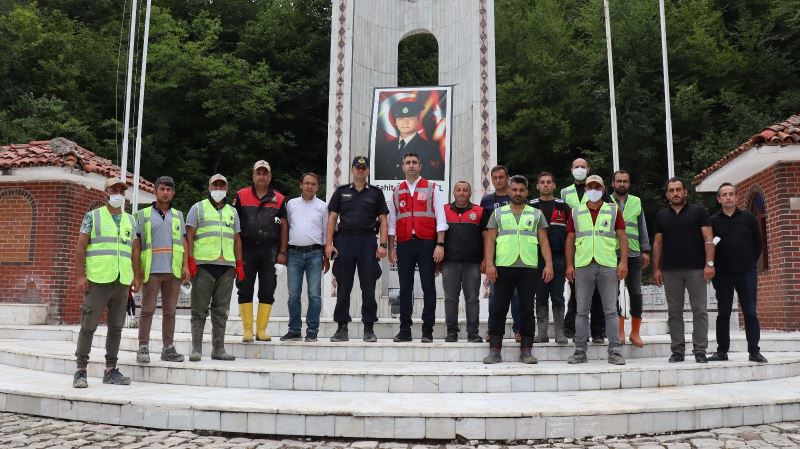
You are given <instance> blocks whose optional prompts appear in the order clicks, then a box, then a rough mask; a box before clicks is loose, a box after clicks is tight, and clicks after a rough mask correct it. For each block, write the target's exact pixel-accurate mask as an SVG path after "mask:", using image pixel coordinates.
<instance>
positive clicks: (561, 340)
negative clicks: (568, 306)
mask: <svg viewBox="0 0 800 449" xmlns="http://www.w3.org/2000/svg"><path fill="white" fill-rule="evenodd" d="M553 327H555V334H556V335H555V337H556V343H558V344H560V345H565V344H567V343H569V340H567V336H566V335H564V304H553Z"/></svg>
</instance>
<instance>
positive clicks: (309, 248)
mask: <svg viewBox="0 0 800 449" xmlns="http://www.w3.org/2000/svg"><path fill="white" fill-rule="evenodd" d="M289 249H293V250H295V251H302V252H306V251H314V250H316V249H322V245H319V244H316V243H315V244H313V245H308V246H297V245H289Z"/></svg>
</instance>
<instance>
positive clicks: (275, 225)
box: [234, 186, 286, 244]
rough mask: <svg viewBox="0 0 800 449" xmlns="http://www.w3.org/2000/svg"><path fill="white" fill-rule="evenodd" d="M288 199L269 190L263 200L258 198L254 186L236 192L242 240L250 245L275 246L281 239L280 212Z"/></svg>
mask: <svg viewBox="0 0 800 449" xmlns="http://www.w3.org/2000/svg"><path fill="white" fill-rule="evenodd" d="M285 199H286V198H285V197H284V196H283V195H282V194H281V193H280V192H278V191H277V190H274V189H271V188H270V189H269V191H268V192H267V194H266V195H264V197H263V198H258V197H257V196H256V192H255V188H254V187H253V186H249V187H244V188H243V189H241V190H239V191H238V192H236V199H235V200H234V206H235V207H236V211H237V212H238V213H239V221H240V222H241V226H242V233H241V236H242V240H243V241H245V242H247V243H250V244H262V243H263V244H274V243H275V242H277V241H279V240H280V237H281V218H280V215H279V214H280V210H281V206H282V205H283V202H284V200H285Z"/></svg>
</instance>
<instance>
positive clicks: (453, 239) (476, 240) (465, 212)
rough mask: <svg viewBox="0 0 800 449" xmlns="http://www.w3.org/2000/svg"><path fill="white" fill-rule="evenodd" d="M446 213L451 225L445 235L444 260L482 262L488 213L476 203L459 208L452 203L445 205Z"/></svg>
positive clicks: (448, 222)
mask: <svg viewBox="0 0 800 449" xmlns="http://www.w3.org/2000/svg"><path fill="white" fill-rule="evenodd" d="M444 215H445V217H446V218H447V224H448V225H449V228H448V230H447V231H446V232H445V237H444V262H445V263H447V262H462V263H481V260H483V231H484V230H485V229H486V222H487V221H488V214H486V213H485V212H484V209H483V208H482V207H480V206H478V205H476V204H470V205H469V206H468V207H467V208H465V209H461V210H459V209H458V208H456V206H455V203H450V204H445V205H444Z"/></svg>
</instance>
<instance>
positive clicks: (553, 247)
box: [528, 198, 571, 254]
mask: <svg viewBox="0 0 800 449" xmlns="http://www.w3.org/2000/svg"><path fill="white" fill-rule="evenodd" d="M528 204H530V205H531V206H533V207H535V208H537V209H539V210H541V204H540V203H539V199H538V198H535V199H532V200H530V201H529V202H528ZM570 211H571V209H570V208H569V206H568V205H567V202H566V201H564V200H562V199H560V198H556V199H555V204H554V206H553V214H552V215H551V216H549V217H544V218H545V219H547V225H548V226H547V240H548V242H550V252H551V253H552V254H563V253H564V247H565V246H566V244H567V219H568V218H569V214H570Z"/></svg>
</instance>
